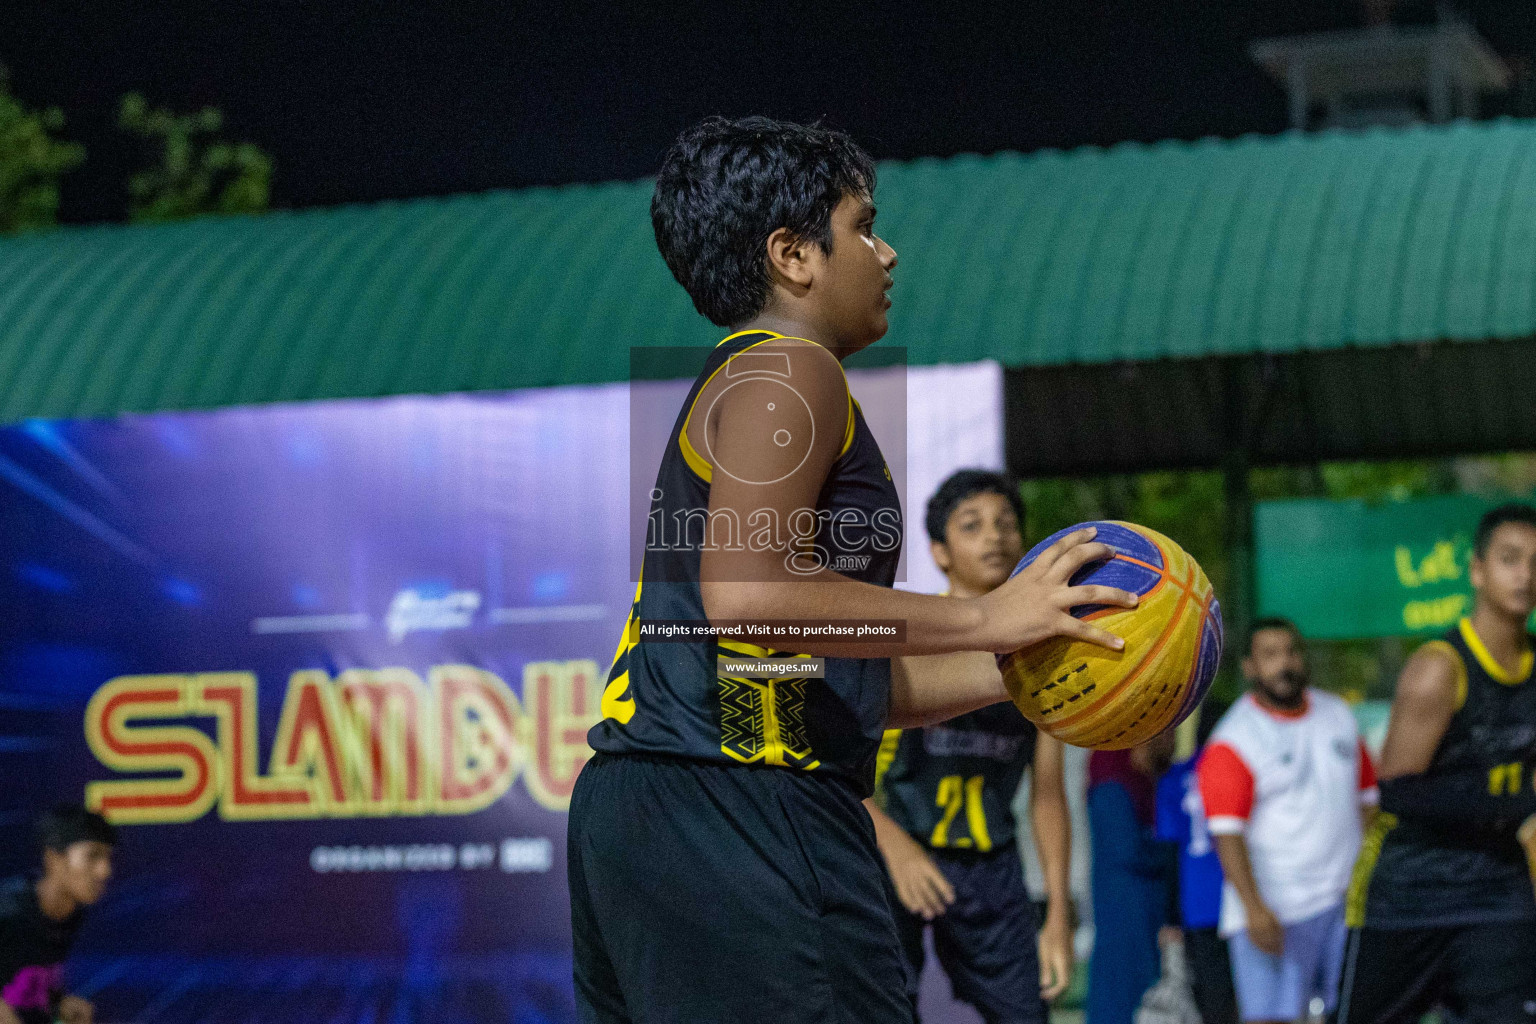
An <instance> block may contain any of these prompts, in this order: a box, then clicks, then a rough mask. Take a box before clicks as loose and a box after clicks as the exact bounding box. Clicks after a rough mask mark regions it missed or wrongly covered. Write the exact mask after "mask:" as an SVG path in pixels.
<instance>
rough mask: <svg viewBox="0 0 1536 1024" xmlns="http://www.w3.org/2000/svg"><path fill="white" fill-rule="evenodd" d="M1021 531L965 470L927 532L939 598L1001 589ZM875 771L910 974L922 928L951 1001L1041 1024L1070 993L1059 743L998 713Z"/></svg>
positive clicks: (999, 1022)
mask: <svg viewBox="0 0 1536 1024" xmlns="http://www.w3.org/2000/svg"><path fill="white" fill-rule="evenodd" d="M1023 518H1024V504H1023V502H1022V501H1021V500H1020V499H1019V491H1018V486H1017V485H1016V484H1015V483H1014V482H1013V481H1011V480H1009V479H1008V478H1007V477H1005V476H1004V475H1002V474H1000V473H989V472H985V471H982V470H975V469H964V470H961V471H959V472H957V473H955V474H953V475H952V476H950V477H949V478H948V479H947V480H945V481H944V482H943V483H942V484H941V485H940V486H939V489H938V490H937V491H936V492H935V493H934V495H933V497H932V498H931V499H929V501H928V510H927V516H926V517H925V524H926V526H927V530H928V537H929V545H930V549H931V551H932V553H933V559H934V561H935V562H936V563H938V566H939V568H940V569H942V570H943V571H944V575H945V577H946V578H947V579H948V580H949V590H948V594H949V595H950V596H951V597H958V598H966V597H976V596H979V595H981V594H986V593H990V592H991V591H993V590H995V589H997V587H998V586H1000V585H1001V584H1002V583H1003V582H1004V581H1005V580H1006V579H1007V578H1008V573H1009V572H1010V571H1012V569H1013V567H1014V566H1015V565H1016V564H1017V563H1018V561H1019V557H1020V556H1021V555H1022V554H1023V543H1022V536H1021V530H1022V529H1023ZM1031 765H1033V769H1034V770H1033V772H1032V773H1031V777H1030V790H1029V807H1030V824H1031V825H1032V827H1033V831H1034V838H1035V846H1036V848H1037V849H1038V850H1039V853H1040V866H1041V870H1042V873H1043V874H1044V876H1045V883H1046V893H1047V904H1046V915H1045V924H1044V927H1043V929H1042V930H1041V931H1040V934H1039V936H1038V940H1037V938H1036V930H1035V908H1034V905H1033V904H1032V903H1031V902H1030V899H1029V893H1028V891H1027V890H1026V889H1025V887H1024V873H1023V866H1022V864H1021V862H1020V859H1019V851H1018V847H1017V845H1016V844H1015V842H1014V832H1015V828H1014V820H1013V806H1012V805H1013V798H1014V794H1015V793H1016V792H1017V791H1018V788H1019V783H1020V781H1021V780H1022V778H1023V775H1024V770H1025V768H1026V767H1029V766H1031ZM880 769H881V771H880V773H879V775H880V778H879V780H878V782H877V786H878V792H877V795H876V797H875V798H874V799H872V800H869V801H866V805H867V806H868V807H869V812H870V816H871V817H872V818H873V819H874V822H875V835H876V836H877V837H878V839H879V843H880V852H881V854H882V855H883V856H884V857H885V862H886V865H887V867H888V868H889V870H890V873H891V881H892V882H893V883H894V884H895V887H896V894H897V897H898V898H899V900H900V902H901V908H902V909H904V910H905V913H903V912H901V909H898V911H897V915H896V923H897V928H898V930H899V931H900V933H901V937H902V945H903V947H904V948H905V950H906V954H907V959H908V961H909V962H910V963H911V966H912V971H913V973H914V975H915V974H918V973H921V971H922V966H923V931H924V929H925V927H926V926H928V925H929V924H930V923H931V926H932V928H933V938H934V948H935V950H936V951H937V953H938V957H939V962H940V963H941V964H942V965H943V967H944V972H945V974H947V975H948V976H949V979H950V984H951V986H952V987H953V989H954V993H955V997H956V998H958V999H961V1000H964V1001H965V1002H967V1003H970V1004H971V1005H972V1006H974V1007H976V1009H977V1010H978V1011H979V1012H980V1013H981V1015H982V1019H983V1020H985V1021H986V1022H987V1024H1037V1022H1039V1024H1043V1022H1044V1021H1045V1019H1046V1008H1045V1001H1044V1000H1048V999H1054V998H1056V997H1057V996H1059V995H1060V994H1061V993H1062V992H1064V991H1066V989H1067V986H1068V985H1069V984H1070V983H1071V980H1072V958H1073V953H1072V921H1071V918H1072V911H1071V902H1070V900H1071V897H1070V893H1069V891H1068V870H1069V860H1070V857H1071V847H1072V834H1071V821H1070V819H1069V818H1068V816H1067V794H1066V787H1065V785H1064V783H1063V778H1062V745H1061V741H1060V740H1057V739H1054V738H1053V737H1051V736H1048V735H1043V734H1040V733H1038V732H1037V731H1036V729H1035V727H1034V726H1033V725H1031V724H1030V723H1029V721H1028V720H1027V719H1025V718H1024V716H1023V715H1021V714H1019V712H1018V710H1017V709H1016V708H1014V707H1013V706H1012V705H1009V704H997V705H993V706H992V707H988V708H982V709H981V710H979V711H973V712H971V713H969V714H966V715H961V716H960V717H958V718H954V719H951V720H950V721H948V722H945V723H943V724H942V725H931V726H927V727H924V728H921V729H907V730H904V731H896V730H893V731H892V732H890V733H887V734H886V738H885V742H884V743H883V744H882V747H881V765H880ZM882 808H883V809H882ZM1037 942H1038V956H1037V955H1036V951H1037Z"/></svg>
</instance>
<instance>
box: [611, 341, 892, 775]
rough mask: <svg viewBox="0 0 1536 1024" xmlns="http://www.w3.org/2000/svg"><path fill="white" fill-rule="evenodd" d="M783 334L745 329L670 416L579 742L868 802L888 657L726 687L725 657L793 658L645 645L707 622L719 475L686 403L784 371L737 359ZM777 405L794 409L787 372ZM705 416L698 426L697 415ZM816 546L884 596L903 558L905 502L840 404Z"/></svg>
mask: <svg viewBox="0 0 1536 1024" xmlns="http://www.w3.org/2000/svg"><path fill="white" fill-rule="evenodd" d="M779 337H780V335H777V334H773V333H771V332H767V331H743V332H740V333H738V334H734V335H731V336H730V337H728V338H726V339H725V340H724V341H722V342H721V343H720V344H719V345H718V346H717V347H716V348H715V349H714V350H713V351H712V352H711V353H710V355H709V357H708V359H707V360H706V361H705V364H704V369H703V370H702V372H700V374H699V376H698V379H697V380H696V381H695V382H694V385H693V387H692V389H691V390H690V391H689V392H688V397H687V399H686V400H685V401H684V403H683V407H682V409H681V411H680V412H679V413H678V417H677V422H676V424H675V425H674V427H673V429H672V434H671V438H670V440H669V441H668V443H667V448H666V452H665V454H664V455H663V456H662V460H661V467H660V470H659V471H658V473H657V475H656V487H655V489H654V490H653V491H652V492H651V499H652V501H651V508H650V515H649V517H648V523H649V524H650V525H651V529H650V530H649V531H648V534H647V538H646V546H645V553H644V558H643V561H642V563H641V573H640V581H639V585H638V586H637V587H636V589H635V599H634V604H633V605H632V607H631V609H630V614H629V622H628V623H627V625H626V626H625V631H624V636H623V638H622V639H621V640H620V642H619V649H618V653H617V654H616V655H615V657H614V662H613V667H612V668H611V669H610V670H609V673H608V680H607V684H606V686H605V688H604V691H603V700H602V714H603V718H602V719H601V720H600V721H599V722H598V723H597V724H596V725H595V726H593V727H592V729H591V731H590V732H589V733H588V736H587V740H588V742H589V743H590V744H591V745H592V747H593V749H594V750H599V751H604V752H607V753H611V754H634V753H650V754H661V755H670V756H674V757H684V758H691V759H697V760H705V761H714V762H723V763H727V764H742V765H769V766H775V767H782V768H790V769H795V770H803V771H809V772H823V773H831V774H834V775H837V776H841V777H843V778H846V779H848V780H850V781H851V782H853V783H854V785H855V786H856V787H857V788H858V789H859V791H860V793H861V794H862V795H867V794H868V793H869V792H871V791H872V788H873V784H874V765H875V755H876V753H877V751H878V750H879V746H880V737H881V734H882V730H883V729H884V727H885V720H886V715H887V712H888V709H889V704H890V682H891V675H890V662H889V660H888V659H884V658H832V657H829V658H827V659H826V675H825V678H824V679H808V678H803V677H800V678H796V677H785V678H782V679H740V678H727V677H723V676H721V675H720V674H719V672H718V665H717V658H718V657H719V656H720V655H722V654H724V655H727V656H729V655H730V654H733V653H734V654H744V655H750V656H753V657H758V658H762V657H780V658H795V657H798V656H797V655H791V654H778V653H776V652H774V651H771V650H768V649H765V648H762V647H758V646H755V645H752V644H748V643H738V642H735V641H727V640H721V639H719V638H715V639H712V640H710V641H708V642H689V643H677V642H659V641H655V640H646V639H642V638H641V637H640V624H641V623H642V622H647V621H653V622H654V621H660V620H690V621H695V622H702V621H704V620H705V618H706V616H705V614H704V603H703V600H702V598H701V596H700V591H699V564H700V558H701V547H702V542H701V540H700V538H702V537H703V535H704V529H705V525H706V523H707V511H708V509H709V489H710V481H711V478H712V476H713V474H714V473H715V472H717V471H719V470H717V467H715V466H713V465H712V464H711V462H710V460H709V459H708V458H707V457H706V455H707V454H708V453H701V452H698V451H696V450H695V449H694V447H693V446H692V445H691V444H690V443H689V440H688V434H687V427H688V422H689V419H690V417H691V416H692V415H693V414H694V403H695V402H696V401H697V400H698V398H699V395H700V394H701V393H702V392H703V390H704V388H705V386H706V385H708V384H709V382H710V381H711V379H713V378H714V376H715V375H716V374H718V373H720V372H722V371H725V372H726V373H727V375H728V376H730V375H732V374H741V375H755V374H769V375H772V374H775V373H780V372H781V370H780V369H779V367H781V366H787V360H783V359H782V358H780V359H779V360H777V361H776V360H775V359H774V358H772V356H773V353H772V352H771V351H765V352H761V353H758V355H759V356H762V357H763V358H762V359H761V360H760V361H754V359H752V358H747V359H742V356H743V355H744V354H747V353H751V352H752V350H753V349H754V348H756V347H757V346H760V345H763V344H764V343H765V342H769V341H773V340H775V339H777V338H779ZM782 373H783V376H784V377H785V378H786V384H787V386H786V388H785V394H786V396H787V400H790V401H793V396H792V393H791V388H792V384H793V382H792V381H788V380H787V377H788V374H787V371H782ZM700 415H704V413H703V412H702V411H701V412H700ZM816 513H817V520H816V521H817V523H818V524H819V526H818V528H817V530H816V532H815V536H814V537H813V538H812V543H813V545H814V548H815V551H816V554H817V555H818V556H819V557H820V558H821V559H822V560H823V564H825V565H828V566H830V567H832V568H833V569H835V570H836V571H837V572H839V573H841V574H842V575H844V576H849V577H852V578H854V579H857V580H860V581H862V582H865V583H873V584H877V585H879V586H885V587H889V586H891V585H892V583H894V582H895V578H896V566H897V561H898V559H899V558H900V555H901V540H902V519H901V503H900V498H899V496H898V494H897V491H896V486H895V484H894V483H892V481H891V475H890V470H889V469H888V468H887V466H886V463H885V458H884V456H882V455H881V453H880V446H879V444H877V443H876V441H875V437H874V435H873V434H872V433H871V432H870V429H869V426H868V424H866V423H865V421H864V414H863V412H862V410H860V408H859V407H858V403H857V402H855V401H854V400H853V397H852V395H851V394H850V395H849V398H848V420H847V424H846V427H845V429H844V436H843V446H842V450H841V453H840V454H839V456H838V458H837V460H836V461H835V462H834V463H833V464H832V468H831V470H830V472H829V473H828V475H827V479H826V483H825V484H824V486H823V487H822V489H821V493H820V495H819V497H818V499H817V504H816Z"/></svg>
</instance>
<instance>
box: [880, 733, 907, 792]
mask: <svg viewBox="0 0 1536 1024" xmlns="http://www.w3.org/2000/svg"><path fill="white" fill-rule="evenodd" d="M900 746H901V730H900V729H887V730H885V732H884V733H883V734H882V735H881V736H880V749H879V750H878V751H876V752H875V790H876V791H877V792H878V791H879V789H880V784H881V783H882V782H884V781H885V773H886V772H888V771H890V770H891V765H893V764H895V763H896V750H897V748H898V747H900Z"/></svg>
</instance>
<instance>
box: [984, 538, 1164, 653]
mask: <svg viewBox="0 0 1536 1024" xmlns="http://www.w3.org/2000/svg"><path fill="white" fill-rule="evenodd" d="M1097 534H1098V531H1097V530H1096V529H1094V528H1093V527H1091V526H1090V527H1086V528H1084V529H1081V530H1075V531H1073V532H1072V533H1069V534H1067V535H1066V536H1065V537H1062V538H1061V539H1060V540H1058V541H1056V543H1054V544H1052V545H1051V546H1050V547H1048V548H1046V549H1045V550H1044V551H1042V552H1041V553H1040V557H1039V558H1037V559H1035V560H1034V561H1033V562H1032V563H1030V564H1029V565H1028V566H1027V567H1025V568H1024V569H1023V570H1021V571H1020V572H1019V573H1018V574H1016V575H1014V576H1013V577H1011V578H1009V579H1008V581H1007V582H1005V583H1004V584H1003V585H1002V586H1000V587H998V588H997V589H996V590H994V591H992V592H991V593H990V594H987V595H985V596H983V597H978V598H976V599H975V600H976V601H977V602H979V603H980V605H981V608H982V620H983V625H982V638H983V646H982V647H981V648H980V649H981V650H987V651H991V652H992V653H993V654H1008V653H1011V652H1013V651H1016V650H1019V649H1020V648H1022V647H1029V646H1031V645H1033V644H1038V643H1040V642H1041V641H1043V640H1050V639H1052V638H1054V637H1059V636H1061V637H1070V638H1072V639H1074V640H1085V641H1087V642H1088V643H1092V644H1098V645H1099V646H1100V647H1107V648H1109V649H1110V650H1113V651H1118V650H1121V649H1123V648H1124V647H1125V641H1124V640H1122V639H1120V638H1119V637H1117V636H1115V635H1114V634H1113V633H1111V632H1109V631H1108V630H1104V629H1100V628H1099V627H1098V626H1095V625H1094V624H1093V623H1091V622H1085V621H1084V620H1082V619H1078V618H1074V617H1073V616H1072V609H1073V608H1076V607H1078V606H1079V605H1085V604H1102V605H1112V606H1115V607H1118V608H1135V607H1136V605H1137V603H1138V601H1139V600H1140V599H1139V598H1138V597H1137V595H1135V594H1133V593H1131V592H1130V591H1128V590H1121V589H1120V588H1119V587H1106V586H1102V585H1099V584H1081V585H1078V586H1073V585H1072V583H1071V579H1072V576H1073V574H1075V573H1076V572H1077V571H1078V570H1079V569H1081V568H1083V566H1085V565H1089V564H1091V563H1093V562H1102V561H1104V560H1106V559H1108V558H1110V557H1111V556H1113V555H1114V553H1115V551H1114V548H1111V547H1110V546H1109V545H1108V544H1101V543H1098V542H1097V541H1094V539H1093V538H1094V537H1095V536H1096V535H1097Z"/></svg>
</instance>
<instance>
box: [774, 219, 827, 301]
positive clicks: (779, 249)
mask: <svg viewBox="0 0 1536 1024" xmlns="http://www.w3.org/2000/svg"><path fill="white" fill-rule="evenodd" d="M813 247H814V243H812V242H807V241H804V240H803V239H801V238H800V237H798V236H797V235H795V234H794V232H792V231H790V230H789V228H775V229H774V230H773V233H772V234H770V235H769V236H768V278H769V280H770V281H772V282H773V283H775V284H780V285H783V286H784V287H786V288H789V289H791V290H793V291H796V292H804V291H805V290H806V289H807V288H809V287H810V286H811V281H813V280H814V279H815V277H816V274H815V270H814V267H813V266H812V264H811V260H812V258H813V257H812V254H811V249H812V248H813Z"/></svg>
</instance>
